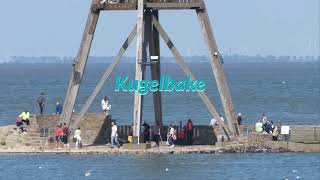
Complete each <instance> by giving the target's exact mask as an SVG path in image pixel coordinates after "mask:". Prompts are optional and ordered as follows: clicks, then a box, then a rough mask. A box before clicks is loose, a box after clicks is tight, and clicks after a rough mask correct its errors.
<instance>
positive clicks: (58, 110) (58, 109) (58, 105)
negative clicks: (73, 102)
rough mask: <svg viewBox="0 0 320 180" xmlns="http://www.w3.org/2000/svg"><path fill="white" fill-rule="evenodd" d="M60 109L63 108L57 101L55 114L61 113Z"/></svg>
mask: <svg viewBox="0 0 320 180" xmlns="http://www.w3.org/2000/svg"><path fill="white" fill-rule="evenodd" d="M62 110H63V107H62V105H61V104H60V103H59V102H57V103H56V114H61V113H62Z"/></svg>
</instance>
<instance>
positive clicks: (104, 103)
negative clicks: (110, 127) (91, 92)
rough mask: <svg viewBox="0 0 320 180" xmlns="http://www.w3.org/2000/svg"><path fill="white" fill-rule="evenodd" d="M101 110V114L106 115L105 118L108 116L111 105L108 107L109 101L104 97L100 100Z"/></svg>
mask: <svg viewBox="0 0 320 180" xmlns="http://www.w3.org/2000/svg"><path fill="white" fill-rule="evenodd" d="M101 108H102V110H103V112H104V113H105V114H106V116H107V115H109V111H110V109H111V105H109V99H108V97H107V96H104V97H103V99H102V100H101Z"/></svg>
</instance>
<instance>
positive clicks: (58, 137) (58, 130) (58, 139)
mask: <svg viewBox="0 0 320 180" xmlns="http://www.w3.org/2000/svg"><path fill="white" fill-rule="evenodd" d="M55 135H56V148H58V147H59V145H60V144H61V140H62V136H63V133H62V129H61V125H57V127H56V129H55Z"/></svg>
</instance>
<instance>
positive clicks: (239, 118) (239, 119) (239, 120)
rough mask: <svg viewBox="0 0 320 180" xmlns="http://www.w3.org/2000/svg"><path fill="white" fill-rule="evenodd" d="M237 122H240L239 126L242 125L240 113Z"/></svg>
mask: <svg viewBox="0 0 320 180" xmlns="http://www.w3.org/2000/svg"><path fill="white" fill-rule="evenodd" d="M237 121H238V125H242V117H241V113H238V117H237Z"/></svg>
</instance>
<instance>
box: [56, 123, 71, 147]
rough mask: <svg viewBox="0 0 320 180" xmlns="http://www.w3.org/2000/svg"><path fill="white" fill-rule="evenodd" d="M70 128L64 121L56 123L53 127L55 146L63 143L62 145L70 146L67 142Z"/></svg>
mask: <svg viewBox="0 0 320 180" xmlns="http://www.w3.org/2000/svg"><path fill="white" fill-rule="evenodd" d="M69 134H70V130H69V127H68V126H67V124H66V123H63V124H60V125H57V127H56V129H55V140H56V147H59V146H60V145H61V144H63V147H64V148H66V147H68V148H69V147H70V146H69V143H68V138H69Z"/></svg>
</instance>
